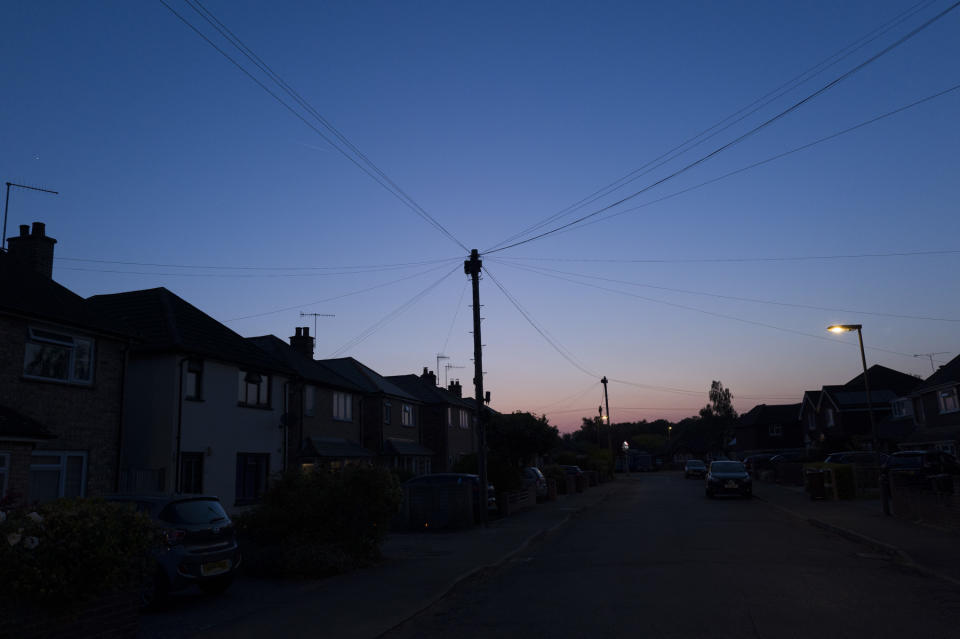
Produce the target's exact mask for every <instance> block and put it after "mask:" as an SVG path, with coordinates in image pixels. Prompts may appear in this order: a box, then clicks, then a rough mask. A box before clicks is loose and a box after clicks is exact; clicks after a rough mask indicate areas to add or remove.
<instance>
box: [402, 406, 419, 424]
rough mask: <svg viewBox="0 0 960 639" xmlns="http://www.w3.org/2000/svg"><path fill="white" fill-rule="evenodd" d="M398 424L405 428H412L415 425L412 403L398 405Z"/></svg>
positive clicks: (415, 418)
mask: <svg viewBox="0 0 960 639" xmlns="http://www.w3.org/2000/svg"><path fill="white" fill-rule="evenodd" d="M400 425H401V426H405V427H406V428H414V427H415V426H416V425H417V417H416V413H415V412H414V410H413V404H401V405H400Z"/></svg>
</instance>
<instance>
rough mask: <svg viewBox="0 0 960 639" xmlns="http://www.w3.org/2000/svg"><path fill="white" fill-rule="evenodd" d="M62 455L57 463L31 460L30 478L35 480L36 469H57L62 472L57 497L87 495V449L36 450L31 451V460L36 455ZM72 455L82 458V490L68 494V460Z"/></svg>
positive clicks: (31, 480)
mask: <svg viewBox="0 0 960 639" xmlns="http://www.w3.org/2000/svg"><path fill="white" fill-rule="evenodd" d="M54 456H57V457H60V462H59V463H57V464H37V463H34V462H33V461H31V462H30V468H29V469H28V479H29V481H30V482H31V484H32V482H33V478H32V474H33V472H34V471H50V470H56V471H59V473H60V481H59V486H58V488H57V496H56V497H55V499H59V498H60V497H86V495H87V459H88V458H87V451H83V450H36V449H34V450H33V451H31V454H30V457H31V460H32V459H33V458H34V457H54ZM70 457H79V458H80V459H81V462H80V463H81V466H80V469H81V470H80V491H79V494H76V495H67V494H66V488H67V460H68V458H70ZM30 498H31V500H33V499H35V497H34V495H31V496H30Z"/></svg>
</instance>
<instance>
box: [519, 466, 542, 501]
mask: <svg viewBox="0 0 960 639" xmlns="http://www.w3.org/2000/svg"><path fill="white" fill-rule="evenodd" d="M521 482H522V485H523V487H524V488H530V487H531V486H536V488H537V498H538V499H541V498H545V497H546V496H547V478H546V477H544V476H543V473H542V472H540V469H539V468H537V467H536V466H527V467H526V468H524V469H523V476H522V478H521Z"/></svg>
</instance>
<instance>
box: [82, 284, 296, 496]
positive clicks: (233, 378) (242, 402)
mask: <svg viewBox="0 0 960 639" xmlns="http://www.w3.org/2000/svg"><path fill="white" fill-rule="evenodd" d="M88 301H89V303H90V304H91V306H92V307H93V308H95V309H96V310H97V311H98V312H100V313H102V314H104V315H109V316H111V317H114V318H116V319H118V320H122V321H123V322H124V323H125V324H127V325H129V326H130V327H132V328H133V329H134V330H135V331H136V332H137V336H138V339H139V343H138V345H137V346H136V348H134V349H133V351H132V352H131V354H130V361H129V366H128V369H127V382H126V392H125V397H124V403H123V415H124V443H123V449H122V455H121V485H120V489H121V490H123V491H134V492H143V491H157V492H168V493H172V492H176V493H208V494H214V495H217V496H219V497H220V498H221V500H222V501H223V503H224V504H225V505H226V506H227V507H228V508H229V509H231V510H233V509H236V508H238V507H241V506H244V505H247V504H250V503H253V502H255V501H257V499H258V498H259V496H260V494H261V493H262V492H263V491H264V490H265V489H266V487H267V484H268V481H269V478H270V476H271V474H274V473H277V472H280V471H282V470H283V469H284V464H285V456H284V448H285V447H286V446H287V441H286V430H285V429H284V428H283V425H284V424H283V415H284V413H285V412H286V405H285V404H286V396H285V393H284V387H285V386H286V384H287V381H288V380H289V379H290V378H291V377H292V373H291V372H290V371H289V370H288V369H287V368H286V366H284V365H283V363H282V362H280V361H278V360H276V359H275V358H273V357H270V356H269V355H268V354H267V353H265V352H264V351H263V350H261V349H259V348H257V347H256V346H255V345H254V344H252V343H250V342H249V341H248V340H247V339H245V338H244V337H242V336H240V335H238V334H237V333H235V332H234V331H232V330H230V329H229V328H227V327H226V326H224V325H223V324H221V323H220V322H218V321H216V320H215V319H213V318H212V317H210V316H209V315H207V314H206V313H204V312H203V311H201V310H200V309H198V308H197V307H195V306H193V305H192V304H190V303H188V302H186V301H185V300H183V299H181V298H180V297H178V296H176V295H174V294H173V293H171V292H170V291H168V290H167V289H165V288H154V289H148V290H143V291H133V292H128V293H118V294H114V295H97V296H95V297H91V298H90V299H89V300H88Z"/></svg>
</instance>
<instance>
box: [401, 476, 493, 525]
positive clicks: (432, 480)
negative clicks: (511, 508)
mask: <svg viewBox="0 0 960 639" xmlns="http://www.w3.org/2000/svg"><path fill="white" fill-rule="evenodd" d="M406 483H407V484H464V483H469V484H470V485H471V486H473V504H474V506H475V508H476V509H477V516H478V517H479V515H480V513H479V508H480V475H472V474H470V473H431V474H429V475H420V476H419V477H414V478H413V479H408V480H407V481H406ZM496 510H497V495H496V491H495V490H494V487H493V484H487V511H488V512H491V511H492V512H496Z"/></svg>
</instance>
